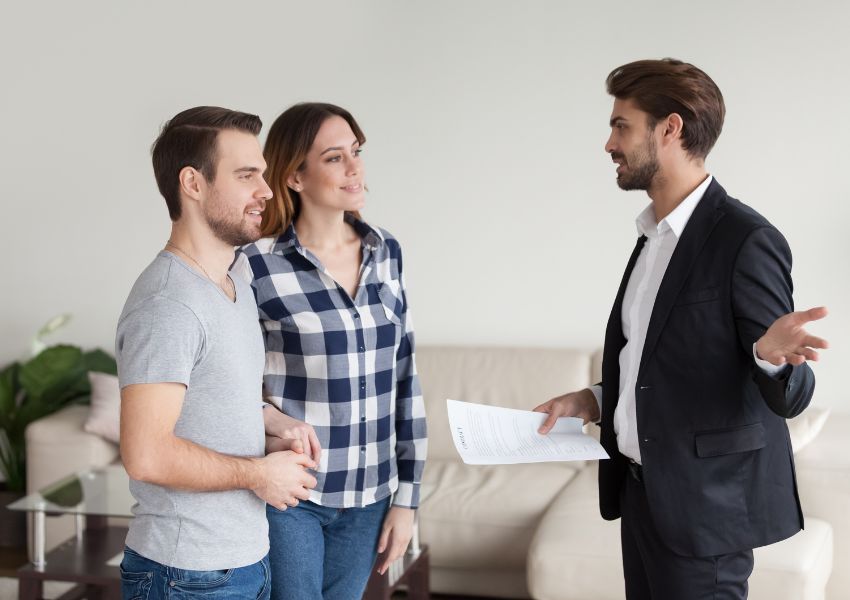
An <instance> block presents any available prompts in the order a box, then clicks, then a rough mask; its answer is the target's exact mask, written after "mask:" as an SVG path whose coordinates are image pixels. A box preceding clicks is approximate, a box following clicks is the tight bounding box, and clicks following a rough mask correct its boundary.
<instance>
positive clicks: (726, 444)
mask: <svg viewBox="0 0 850 600" xmlns="http://www.w3.org/2000/svg"><path fill="white" fill-rule="evenodd" d="M694 437H695V440H696V449H697V456H699V457H700V458H707V457H709V456H723V455H725V454H735V453H736V452H749V451H751V450H758V449H760V448H764V446H765V444H766V442H765V435H764V425H762V424H761V423H753V424H752V425H744V426H743V427H736V428H734V429H723V430H719V431H718V430H714V431H701V432H698V433H697V434H696V435H695V436H694Z"/></svg>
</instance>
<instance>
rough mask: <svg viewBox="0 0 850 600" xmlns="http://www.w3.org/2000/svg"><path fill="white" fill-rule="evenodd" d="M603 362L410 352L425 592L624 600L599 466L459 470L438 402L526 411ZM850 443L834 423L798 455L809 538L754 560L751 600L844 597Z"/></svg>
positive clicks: (516, 351) (521, 353)
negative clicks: (601, 505)
mask: <svg viewBox="0 0 850 600" xmlns="http://www.w3.org/2000/svg"><path fill="white" fill-rule="evenodd" d="M599 360H600V354H599V353H598V352H596V353H592V352H588V351H582V350H575V349H531V348H481V347H478V348H476V347H420V348H419V349H418V352H417V365H418V368H419V371H420V375H421V379H422V388H423V390H424V392H425V400H426V410H427V413H428V425H429V438H430V441H429V455H428V464H427V466H426V468H425V477H424V484H423V496H424V501H423V503H422V507H421V510H420V528H421V537H422V540H423V542H425V543H427V544H429V545H430V547H431V586H432V590H434V591H435V592H443V593H457V594H470V595H480V596H490V597H497V598H537V599H539V600H608V599H611V600H614V599H621V598H623V595H624V593H623V575H622V564H621V558H620V543H619V527H620V525H619V521H615V522H607V521H604V520H603V519H602V518H601V517H600V516H599V509H598V495H597V488H596V464H595V463H588V464H584V463H561V464H559V463H548V464H535V465H506V466H497V467H481V466H468V465H464V464H463V463H462V462H461V461H460V459H459V457H458V455H457V453H456V452H455V449H454V446H453V444H452V440H451V434H450V432H449V427H448V422H447V416H446V406H445V400H446V398H452V399H456V400H466V401H470V402H477V403H483V404H491V405H498V406H506V407H511V408H524V409H531V408H533V407H534V406H536V405H537V404H540V403H542V402H544V401H545V400H548V399H549V398H551V397H553V396H555V395H558V394H561V393H564V392H566V391H570V390H575V389H579V388H581V387H583V386H587V385H589V384H590V383H593V382H595V381H598V379H599V372H600V363H599ZM825 416H826V411H823V410H822V409H819V408H817V407H816V406H811V407H810V408H809V409H808V411H806V413H804V415H803V416H801V417H799V418H798V419H795V420H794V422H791V425H792V442H794V443H795V444H796V445H800V444H801V443H803V442H804V441H805V438H807V437H809V434H811V433H814V429H816V427H815V425H816V422H818V421H820V420H821V419H823V418H824V417H825ZM589 431H590V432H596V431H597V428H596V427H595V426H591V427H590V428H589ZM848 434H850V416H847V417H839V418H833V419H832V420H831V421H828V422H827V425H826V427H825V428H824V431H823V432H822V433H821V435H820V436H818V438H817V439H815V440H814V441H813V442H812V443H811V444H809V445H808V446H807V447H806V448H805V449H804V451H803V452H801V454H800V455H799V456H798V462H797V464H798V469H797V472H798V477H799V479H800V494H801V497H802V502H803V509H804V512H805V513H806V529H805V530H804V531H802V532H801V533H799V534H797V535H796V536H794V537H793V538H791V539H789V540H786V541H783V542H780V543H778V544H774V545H773V546H769V547H766V548H760V549H757V550H756V553H755V555H756V556H755V570H754V572H753V575H752V577H751V579H750V598H751V599H753V600H785V599H787V600H824V598H828V599H829V600H844V599H846V598H850V580H848V577H850V573H848V572H847V567H850V516H849V515H850V510H848V509H850V457H848V454H847V453H846V452H844V453H842V452H841V447H842V446H843V447H845V448H846V441H845V440H846V439H847V436H848ZM833 532H835V535H836V539H835V540H834V539H833ZM833 548H835V550H833ZM833 552H834V553H835V554H834V556H835V564H836V565H843V566H844V568H843V569H842V568H838V569H835V573H834V574H833V576H832V580H831V581H830V583H829V584H828V587H827V580H829V579H830V573H832V572H833V568H832V567H833ZM825 589H828V590H829V591H828V593H827V594H826V595H825Z"/></svg>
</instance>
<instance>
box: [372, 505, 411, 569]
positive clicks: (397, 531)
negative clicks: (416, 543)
mask: <svg viewBox="0 0 850 600" xmlns="http://www.w3.org/2000/svg"><path fill="white" fill-rule="evenodd" d="M414 514H415V513H414V510H413V509H412V508H404V507H402V506H392V507H390V510H389V512H387V516H386V517H384V526H383V528H382V529H381V538H380V540H379V541H378V555H379V563H380V564H379V565H378V573H379V574H381V575H383V574H384V573H386V572H387V569H388V568H389V566H390V565H391V564H392V563H393V562H395V561H396V560H397V559H399V558H401V557H402V556H403V555H404V552H405V551H406V550H407V545H408V544H409V543H410V538H411V537H412V536H413V516H414ZM381 554H383V555H384V556H383V557H381V556H380V555H381Z"/></svg>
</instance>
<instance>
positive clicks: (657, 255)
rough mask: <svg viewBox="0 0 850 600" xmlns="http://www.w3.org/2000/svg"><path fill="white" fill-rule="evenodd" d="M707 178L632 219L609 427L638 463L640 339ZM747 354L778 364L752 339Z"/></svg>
mask: <svg viewBox="0 0 850 600" xmlns="http://www.w3.org/2000/svg"><path fill="white" fill-rule="evenodd" d="M712 179H713V178H712V176H711V175H709V176H708V177H706V178H705V181H703V182H702V183H701V184H700V185H699V186H698V187H697V188H696V189H695V190H694V191H693V192H691V193H690V194H689V195H688V196H687V197H686V198H685V199H684V200H682V202H681V203H680V204H679V205H678V206H677V207H676V208H675V209H674V210H673V211H672V212H671V213H670V214H669V215H667V216H666V217H664V218H663V219H662V220H661V222H660V223H656V221H655V211H654V210H653V206H652V204H650V205H649V206H647V207H646V208H645V209H644V210H643V212H641V213H640V214H639V215H638V216H637V219H636V224H637V230H638V233H639V234H641V235H645V236H646V242H645V243H644V245H643V248H642V249H641V251H640V254H639V255H638V259H637V262H635V266H634V269H633V270H632V273H631V276H630V277H629V282H628V284H627V286H626V293H625V296H624V297H623V307H622V313H621V319H622V324H623V336H624V337H625V338H626V345H625V346H623V349H622V350H620V382H619V384H620V387H619V399H618V401H617V408H616V409H615V411H614V431H615V432H616V433H617V447H618V448H619V450H620V452H621V453H622V454H623V455H625V456H626V457H628V458H630V459H631V460H633V461H635V462H636V463H638V464H640V462H641V458H640V446H639V444H638V430H637V416H636V412H635V387H636V385H637V377H638V369H639V368H640V359H641V356H642V355H643V346H644V343H645V342H646V330H647V328H648V327H649V319H650V317H651V316H652V309H653V307H654V306H655V298H656V296H657V295H658V288H659V287H660V286H661V280H662V279H663V277H664V273H665V271H667V266H668V265H669V264H670V258H671V257H672V256H673V252H674V251H675V250H676V245H677V244H678V243H679V238H680V237H681V236H682V232H683V231H684V230H685V226H686V225H687V224H688V220H689V219H690V218H691V214H692V213H693V212H694V209H695V208H696V207H697V204H699V201H700V200H701V199H702V197H703V194H705V190H706V189H707V188H708V186H709V184H711V181H712ZM753 358H754V359H755V360H756V362H757V364H758V365H759V366H760V367H761V368H762V369H764V371H765V372H767V373H769V374H774V373H776V372H778V371H779V370H780V369H781V368H782V367H776V366H774V365H772V364H771V363H769V362H767V361H763V360H760V359H759V358H758V357H757V356H756V354H755V344H754V345H753ZM591 391H592V392H593V394H594V396H596V400H597V402H598V403H599V407H600V414H601V410H602V403H601V401H602V388H601V386H593V387H592V388H591Z"/></svg>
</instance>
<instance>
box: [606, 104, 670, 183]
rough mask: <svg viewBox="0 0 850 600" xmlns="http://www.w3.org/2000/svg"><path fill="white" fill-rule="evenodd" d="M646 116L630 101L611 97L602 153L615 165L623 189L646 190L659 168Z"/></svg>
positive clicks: (652, 130) (652, 135) (653, 135)
mask: <svg viewBox="0 0 850 600" xmlns="http://www.w3.org/2000/svg"><path fill="white" fill-rule="evenodd" d="M648 119H649V115H648V114H647V113H645V112H644V111H642V110H640V109H639V108H637V107H636V106H635V105H634V103H633V102H632V101H631V100H620V99H619V98H617V99H615V100H614V110H613V111H612V112H611V135H610V136H609V137H608V142H607V143H606V144H605V152H607V153H608V154H610V155H611V159H612V160H613V161H614V162H615V163H616V164H617V165H618V166H617V185H619V186H620V188H621V189H624V190H648V189H649V188H650V186H651V185H652V181H653V179H654V178H655V176H656V174H657V173H658V170H659V164H658V147H657V145H656V142H655V129H654V128H650V127H649V125H648Z"/></svg>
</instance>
